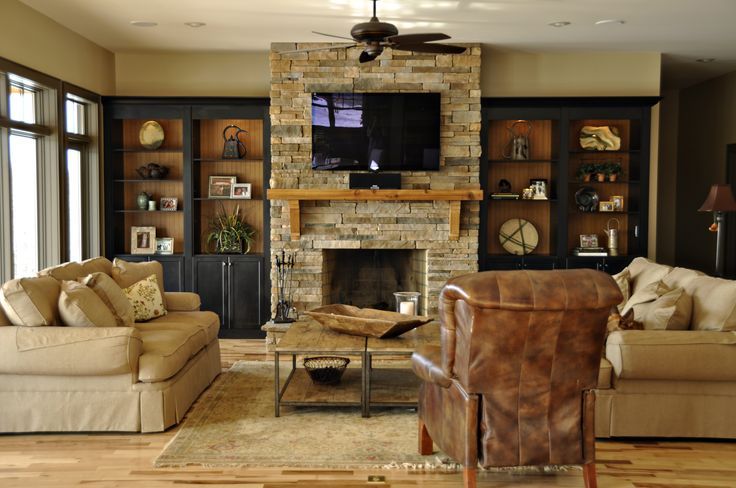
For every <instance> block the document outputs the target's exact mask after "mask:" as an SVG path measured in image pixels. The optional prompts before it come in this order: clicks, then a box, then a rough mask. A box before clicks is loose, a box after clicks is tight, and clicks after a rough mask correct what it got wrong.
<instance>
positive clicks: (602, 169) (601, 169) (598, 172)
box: [594, 163, 608, 181]
mask: <svg viewBox="0 0 736 488" xmlns="http://www.w3.org/2000/svg"><path fill="white" fill-rule="evenodd" d="M594 166H595V176H596V179H597V180H598V181H606V174H607V173H606V171H607V170H606V167H607V166H608V163H598V164H596V165H594Z"/></svg>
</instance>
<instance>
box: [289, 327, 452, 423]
mask: <svg viewBox="0 0 736 488" xmlns="http://www.w3.org/2000/svg"><path fill="white" fill-rule="evenodd" d="M425 343H439V325H438V324H437V323H435V322H432V323H429V324H426V325H423V326H422V327H419V328H418V329H414V330H412V331H409V332H407V333H405V334H403V335H402V336H401V337H398V338H395V339H373V338H370V339H369V338H366V337H360V336H351V335H347V334H341V333H338V332H334V331H332V330H330V329H328V328H327V327H324V326H322V325H320V324H319V323H318V322H315V321H314V320H311V319H310V320H307V321H303V322H302V321H300V322H296V323H294V325H292V326H291V327H290V328H289V330H288V331H287V332H286V334H284V337H283V338H282V339H281V341H280V342H279V343H278V345H276V347H275V349H274V383H275V392H274V393H275V394H274V397H275V398H274V410H275V415H276V417H278V416H279V415H280V413H281V406H282V405H291V406H328V405H329V406H345V407H356V406H359V407H361V412H362V415H363V416H364V417H368V416H370V407H371V406H383V407H386V406H413V407H416V405H417V391H418V386H419V379H418V378H417V377H416V376H415V375H414V373H413V372H412V371H411V370H408V369H407V368H378V369H375V368H372V367H371V365H372V361H373V357H374V356H392V357H409V356H411V353H412V352H414V350H415V349H416V348H417V347H419V346H420V345H421V344H425ZM282 354H286V355H290V356H291V371H290V372H289V375H288V376H287V377H286V380H285V381H284V384H283V386H282V385H281V384H280V383H281V382H280V377H281V365H280V360H281V355H282ZM297 356H347V357H348V358H350V359H351V360H354V359H356V358H357V359H359V360H360V363H361V365H360V368H348V369H347V370H346V371H345V374H344V375H343V377H342V380H341V382H340V383H339V384H338V385H316V384H314V383H313V382H312V380H311V379H310V378H309V375H308V374H307V372H306V370H304V368H298V367H297V364H296V361H297Z"/></svg>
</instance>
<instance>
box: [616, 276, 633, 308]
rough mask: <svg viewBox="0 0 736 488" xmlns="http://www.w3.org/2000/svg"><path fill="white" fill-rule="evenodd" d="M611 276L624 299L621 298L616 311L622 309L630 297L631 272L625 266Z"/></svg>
mask: <svg viewBox="0 0 736 488" xmlns="http://www.w3.org/2000/svg"><path fill="white" fill-rule="evenodd" d="M612 278H613V281H615V282H616V284H617V285H618V288H619V290H621V294H622V295H623V296H624V299H623V300H621V303H619V304H618V306H617V308H618V311H619V312H621V310H623V309H624V306H625V305H626V302H628V301H629V298H630V297H631V283H630V281H631V272H630V271H629V269H628V268H626V269H624V270H623V271H621V272H620V273H618V274H615V275H613V276H612Z"/></svg>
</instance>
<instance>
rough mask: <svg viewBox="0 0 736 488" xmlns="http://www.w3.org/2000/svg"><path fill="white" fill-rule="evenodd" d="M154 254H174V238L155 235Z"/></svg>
mask: <svg viewBox="0 0 736 488" xmlns="http://www.w3.org/2000/svg"><path fill="white" fill-rule="evenodd" d="M156 254H174V238H173V237H157V238H156Z"/></svg>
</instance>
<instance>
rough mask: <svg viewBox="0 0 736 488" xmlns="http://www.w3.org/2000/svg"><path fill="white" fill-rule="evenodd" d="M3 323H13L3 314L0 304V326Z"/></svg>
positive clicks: (0, 293)
mask: <svg viewBox="0 0 736 488" xmlns="http://www.w3.org/2000/svg"><path fill="white" fill-rule="evenodd" d="M0 295H2V292H0ZM4 325H13V323H12V322H11V321H10V319H9V318H8V316H7V315H5V312H3V307H2V306H0V327H2V326H4Z"/></svg>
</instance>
